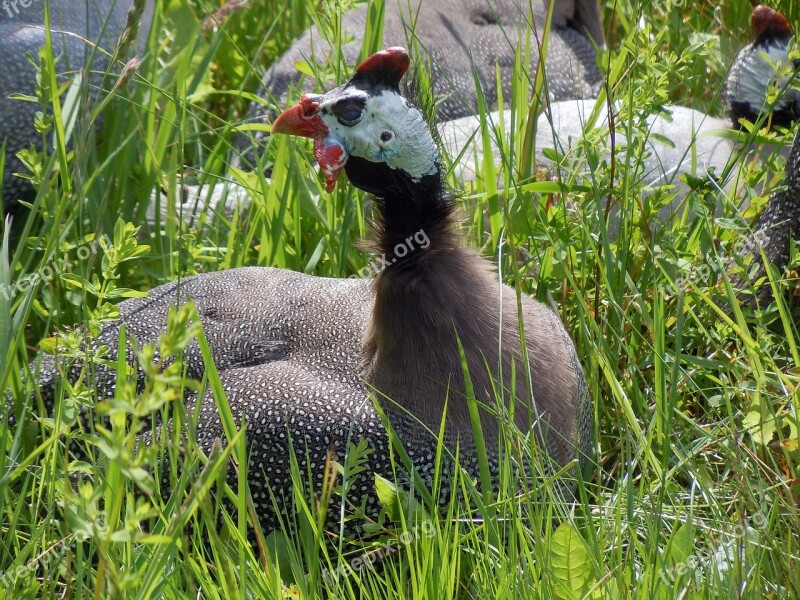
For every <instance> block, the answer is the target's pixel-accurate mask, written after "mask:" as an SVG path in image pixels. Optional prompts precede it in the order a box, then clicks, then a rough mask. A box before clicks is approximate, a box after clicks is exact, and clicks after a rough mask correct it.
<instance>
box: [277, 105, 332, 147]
mask: <svg viewBox="0 0 800 600" xmlns="http://www.w3.org/2000/svg"><path fill="white" fill-rule="evenodd" d="M318 108H319V102H316V101H315V100H312V99H311V98H309V97H308V96H303V97H302V98H301V99H300V102H299V103H298V104H297V105H295V106H293V107H291V108H287V109H286V110H285V111H283V112H282V113H281V114H280V115H279V116H278V118H277V119H275V122H274V123H272V133H286V134H289V135H299V136H302V137H310V138H316V137H320V136H325V135H328V128H327V126H326V125H325V122H324V121H323V120H322V117H320V116H319V113H318V112H317V109H318Z"/></svg>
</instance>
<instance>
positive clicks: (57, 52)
mask: <svg viewBox="0 0 800 600" xmlns="http://www.w3.org/2000/svg"><path fill="white" fill-rule="evenodd" d="M132 3H133V2H132V0H66V1H65V0H51V2H50V23H51V29H52V30H53V32H54V35H53V37H52V40H53V56H55V57H58V60H57V62H56V68H57V69H58V72H59V75H61V76H62V78H63V79H62V82H63V81H64V80H66V79H69V78H72V77H73V76H74V74H75V73H78V72H81V70H83V69H85V68H86V67H87V64H88V68H89V69H90V71H89V72H92V71H94V72H95V75H94V76H93V79H92V80H93V81H94V82H95V84H96V83H97V81H99V79H100V78H101V76H100V75H99V74H100V73H102V72H103V71H105V68H106V64H107V63H108V55H107V54H106V52H107V51H108V50H109V49H113V48H115V47H116V45H117V42H118V40H119V37H120V35H121V34H122V31H123V29H124V28H125V22H126V18H127V13H128V9H130V7H131V4H132ZM6 7H7V8H6ZM143 14H144V17H143V22H144V25H143V27H142V28H143V29H144V30H145V31H147V29H148V27H147V24H148V23H149V22H150V19H152V0H148V2H147V5H146V8H145V10H144V13H143ZM43 26H44V5H43V3H42V0H33V1H32V2H26V3H25V5H23V3H22V2H8V3H5V4H3V5H2V8H1V9H0V57H2V61H3V68H2V69H0V143H2V141H3V140H5V142H6V144H7V145H6V154H5V157H6V158H5V166H4V170H3V209H4V212H12V211H14V210H15V209H16V207H17V206H18V202H19V200H20V199H22V200H30V199H31V198H32V197H33V187H32V186H31V184H30V182H29V181H28V180H26V179H23V178H20V177H17V176H15V175H14V173H26V172H27V170H26V169H25V167H24V166H23V164H22V161H21V160H19V159H18V158H17V156H16V154H17V152H19V151H20V150H22V149H23V148H28V147H29V146H31V145H33V146H34V147H35V148H36V149H37V150H41V149H42V135H41V134H39V133H37V132H36V130H35V129H34V126H33V123H34V120H35V118H36V112H37V111H40V110H42V108H41V106H40V105H39V104H36V103H33V102H22V101H19V100H13V99H11V98H10V97H9V96H11V95H12V94H24V95H27V96H32V95H35V90H36V86H37V77H38V73H37V71H36V68H35V67H34V66H33V65H32V64H31V63H30V62H29V61H28V59H26V58H25V55H26V54H30V55H31V56H32V57H34V58H37V57H38V56H39V49H40V48H41V47H42V46H44V44H45V33H44V31H43ZM59 32H61V33H59ZM87 40H88V41H89V42H88V43H87ZM91 43H96V44H97V45H98V46H99V47H100V48H103V49H105V50H106V52H103V51H100V50H95V49H94V48H93V47H92V46H91Z"/></svg>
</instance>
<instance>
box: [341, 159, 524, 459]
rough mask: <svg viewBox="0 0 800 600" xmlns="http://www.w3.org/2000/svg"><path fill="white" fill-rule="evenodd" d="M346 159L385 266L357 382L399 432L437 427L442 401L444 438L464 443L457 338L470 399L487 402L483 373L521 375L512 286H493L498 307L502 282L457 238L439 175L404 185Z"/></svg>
mask: <svg viewBox="0 0 800 600" xmlns="http://www.w3.org/2000/svg"><path fill="white" fill-rule="evenodd" d="M364 162H366V161H364ZM348 166H350V163H349V162H348ZM353 166H354V167H355V166H358V167H359V169H358V172H359V175H358V176H357V181H353V183H354V184H356V185H357V186H358V187H361V188H364V189H368V190H369V189H373V190H375V191H379V192H380V193H381V195H380V196H379V197H377V198H376V200H375V204H376V208H377V212H378V215H377V219H376V220H377V224H376V233H377V240H376V244H375V246H376V247H375V251H376V253H378V256H379V258H380V259H382V260H381V264H382V265H383V266H384V267H385V268H384V269H383V270H382V271H381V272H380V273H379V274H378V275H377V276H376V278H375V281H374V284H373V289H374V292H375V305H374V309H373V314H372V319H371V321H370V323H369V325H368V328H367V331H366V334H365V339H364V348H363V351H364V373H365V376H366V379H367V381H368V382H369V384H370V385H372V386H373V387H374V388H375V389H376V390H377V391H378V393H379V398H380V399H381V401H382V402H383V403H384V407H385V410H386V411H387V414H388V415H389V416H390V419H392V421H393V423H394V422H395V421H398V422H401V423H403V427H404V428H405V429H406V431H408V428H409V427H412V428H413V427H414V420H415V419H419V421H421V422H422V424H423V425H424V426H425V427H427V428H428V429H431V430H432V431H434V432H436V431H438V428H439V425H440V422H441V419H442V413H443V408H444V404H445V401H446V400H447V402H448V415H447V423H448V425H447V438H448V439H449V440H450V441H451V442H454V441H455V439H456V438H458V439H460V440H461V443H462V444H465V445H470V443H471V436H472V434H471V423H470V420H469V414H468V411H467V404H466V402H465V398H464V389H465V385H464V378H463V369H462V364H461V357H460V355H459V351H458V341H460V342H461V345H462V347H463V348H464V351H465V355H466V359H467V364H468V366H469V372H470V379H471V381H472V383H473V387H474V390H475V394H476V396H477V398H478V400H479V402H480V403H482V404H486V403H489V405H491V404H492V402H493V400H494V396H493V393H492V388H493V387H496V386H495V384H494V383H493V381H492V375H490V372H491V373H492V374H493V375H494V376H497V374H498V373H499V372H500V371H501V370H502V373H503V379H508V380H509V381H510V373H511V369H512V367H511V364H512V363H516V365H515V367H514V368H515V369H516V372H517V373H518V378H517V381H519V382H523V381H524V380H525V377H524V375H523V373H524V369H522V360H521V351H520V344H519V332H518V330H517V325H516V318H515V316H516V305H515V299H514V298H513V290H510V289H509V288H503V290H504V292H505V295H506V296H508V298H505V300H504V301H503V302H502V305H503V308H502V309H501V301H500V295H501V294H500V291H501V287H502V286H500V284H499V283H498V281H497V279H496V276H494V275H493V274H492V273H491V269H490V265H489V263H487V262H486V261H484V260H483V259H481V258H480V257H479V256H477V255H476V254H475V252H474V251H472V250H470V249H467V248H465V247H463V246H462V245H461V240H460V236H459V235H458V233H457V231H456V224H455V214H454V213H455V209H454V205H453V201H452V199H451V197H449V196H448V195H446V194H445V192H444V189H443V186H442V182H441V178H440V176H438V175H434V176H429V177H423V178H422V179H421V180H419V181H417V182H414V181H412V180H411V179H410V178H408V176H407V175H406V174H404V173H402V172H400V171H394V170H392V169H388V168H382V167H381V166H380V165H371V164H370V165H369V166H367V165H353ZM367 173H368V174H367ZM348 175H350V173H349V172H348ZM372 185H374V187H372ZM367 186H370V187H367ZM505 312H509V314H508V315H506V317H505V318H504V319H502V321H501V315H503V314H505ZM501 335H503V339H502V346H503V349H502V353H501V351H500V347H501V340H500V336H501ZM448 386H449V387H448ZM521 397H523V396H522V395H520V398H521ZM519 412H520V414H521V413H524V412H525V411H523V410H520V411H519ZM409 415H413V417H410V416H409ZM526 418H527V417H526ZM482 423H483V429H484V434H485V437H486V441H487V445H488V447H490V448H491V447H494V446H495V445H496V442H497V421H496V419H495V418H492V417H491V416H490V415H489V413H488V412H486V411H483V414H482ZM423 431H424V428H422V429H419V430H418V433H419V435H425V434H424V433H423ZM465 447H466V446H465Z"/></svg>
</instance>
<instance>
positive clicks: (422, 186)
mask: <svg viewBox="0 0 800 600" xmlns="http://www.w3.org/2000/svg"><path fill="white" fill-rule="evenodd" d="M409 63H410V60H409V56H408V52H407V51H406V50H405V49H404V48H388V49H386V50H382V51H380V52H377V53H376V54H373V55H372V56H370V57H369V58H367V59H366V60H365V61H364V62H362V63H361V64H360V65H359V67H358V68H357V69H356V73H355V75H353V77H352V79H350V81H349V82H347V83H346V84H345V85H342V86H340V87H337V88H335V89H333V90H331V91H329V92H327V93H325V94H319V95H318V94H306V95H305V96H303V97H302V98H301V100H300V102H299V103H298V104H297V105H296V106H293V107H291V108H289V109H287V110H286V111H284V112H283V113H282V114H281V115H280V116H279V117H278V118H277V119H276V120H275V122H274V123H273V125H272V133H286V134H291V135H299V136H304V137H309V138H312V139H313V140H314V155H315V157H316V159H317V162H318V163H319V166H320V169H321V171H322V173H323V176H324V178H325V181H326V188H327V189H328V191H331V190H332V189H333V187H334V185H335V184H336V180H337V179H338V177H339V175H340V174H341V172H342V171H345V173H346V174H347V177H348V179H349V180H350V182H351V183H352V184H353V185H354V186H356V187H358V188H360V189H362V190H364V191H366V192H369V193H371V194H373V195H374V196H375V197H376V199H377V201H378V209H379V220H380V221H381V228H382V234H383V235H382V243H384V245H385V246H386V247H388V248H391V247H393V246H394V245H395V243H396V240H397V239H404V237H405V236H407V235H409V234H412V233H414V232H416V231H419V230H420V229H425V228H428V227H431V228H435V225H436V224H437V223H443V222H445V221H447V217H448V215H450V213H451V212H452V206H451V202H450V201H449V199H448V198H447V196H446V194H444V192H443V186H442V176H441V169H440V159H439V150H438V147H437V145H436V142H435V141H434V139H433V136H432V134H431V128H430V125H429V124H428V122H427V120H426V119H425V117H424V116H423V114H422V112H421V111H420V110H419V108H417V107H416V106H414V105H413V104H412V103H411V102H410V101H409V100H407V99H406V98H404V97H403V95H402V94H401V93H400V87H399V86H400V80H401V79H402V77H403V75H404V74H405V72H406V70H407V69H408V66H409Z"/></svg>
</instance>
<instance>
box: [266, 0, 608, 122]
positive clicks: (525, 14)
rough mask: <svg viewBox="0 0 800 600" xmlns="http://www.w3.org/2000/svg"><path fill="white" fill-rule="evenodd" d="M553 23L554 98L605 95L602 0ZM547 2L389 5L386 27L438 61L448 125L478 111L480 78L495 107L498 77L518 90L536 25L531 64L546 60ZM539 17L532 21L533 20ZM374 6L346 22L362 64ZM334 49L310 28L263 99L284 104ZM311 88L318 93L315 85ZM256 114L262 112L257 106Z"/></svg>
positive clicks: (569, 0) (569, 1) (506, 90)
mask: <svg viewBox="0 0 800 600" xmlns="http://www.w3.org/2000/svg"><path fill="white" fill-rule="evenodd" d="M553 2H555V6H554V7H553V23H552V30H551V34H550V39H549V46H548V49H547V57H546V60H545V65H546V72H547V89H548V92H549V97H550V99H551V100H553V101H557V100H563V99H567V98H584V97H587V98H590V97H594V96H595V95H596V93H597V89H598V86H599V84H600V71H599V69H598V68H597V66H596V64H595V58H594V57H595V47H596V46H603V45H604V43H605V42H604V39H603V25H602V21H601V20H600V11H599V8H598V5H597V2H595V1H594V0H578V2H575V1H574V0H553ZM546 16H547V8H546V2H545V1H544V0H537V1H535V2H533V3H528V2H518V1H517V0H440V1H437V2H430V1H425V0H412V1H411V2H387V3H386V7H385V15H384V24H383V44H384V45H385V46H408V47H411V48H412V49H413V48H419V50H420V52H419V58H421V59H423V61H424V62H428V63H429V64H430V69H431V78H430V79H431V82H432V85H433V88H434V93H435V95H436V96H437V97H438V98H440V99H441V102H440V103H438V104H437V112H438V118H439V119H440V120H445V119H456V118H459V117H464V116H467V115H472V114H475V113H477V112H478V104H477V96H476V92H475V75H477V79H478V82H479V84H480V86H481V90H482V94H483V95H484V97H485V98H486V99H487V101H488V102H489V103H490V104H491V103H493V102H495V100H496V98H497V96H498V91H499V90H498V89H497V81H498V77H497V72H496V69H499V70H500V81H502V91H503V94H504V96H505V97H506V98H508V97H510V93H511V81H512V77H511V72H512V70H513V67H514V60H515V56H516V52H517V46H518V44H521V46H520V47H522V48H525V46H526V42H527V40H526V39H525V38H524V37H523V34H525V35H527V33H526V27H530V28H531V30H532V31H531V32H530V42H531V44H530V45H531V57H530V58H531V61H530V64H531V65H536V64H537V61H538V46H537V40H536V38H535V37H534V34H535V35H538V36H540V37H541V35H542V34H543V33H544V24H545V21H546ZM531 17H532V19H531ZM366 21H367V6H361V7H358V8H355V9H353V10H350V11H348V12H347V13H345V14H344V15H343V17H342V29H343V31H342V34H343V36H342V37H343V39H345V40H352V41H346V42H345V43H344V44H343V45H342V53H343V55H344V58H345V60H346V61H347V64H352V65H355V64H356V63H357V62H358V56H359V53H360V51H361V40H362V38H363V33H364V31H365V30H366V27H367V22H366ZM331 53H332V48H331V46H330V44H329V43H328V42H327V41H326V40H325V37H324V36H323V35H322V34H321V33H320V32H319V31H318V29H317V28H316V27H312V28H310V29H308V30H307V31H306V32H304V33H303V35H301V36H300V38H298V39H297V41H296V42H295V43H294V44H293V45H292V47H291V48H290V49H289V50H288V51H287V52H285V53H284V54H283V55H282V56H281V57H280V58H279V59H278V60H277V61H276V62H275V63H274V64H273V65H272V66H271V67H270V68H269V70H268V71H267V72H266V74H265V75H264V77H263V79H262V86H263V90H262V92H261V94H262V95H267V94H271V95H272V96H274V97H276V98H279V99H282V98H285V97H286V94H287V92H288V91H289V89H290V88H291V87H292V86H293V85H294V84H297V83H298V82H299V81H300V79H301V73H300V72H299V71H298V70H297V68H296V66H295V65H296V63H298V62H301V61H309V62H312V63H313V62H317V61H319V62H322V63H323V64H324V61H325V60H327V58H326V57H329V56H331ZM302 85H303V89H305V90H306V91H311V89H312V88H313V82H311V81H306V82H304V83H303V84H302ZM254 109H255V110H256V112H255V113H253V114H254V115H255V114H260V113H258V109H257V107H254Z"/></svg>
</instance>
